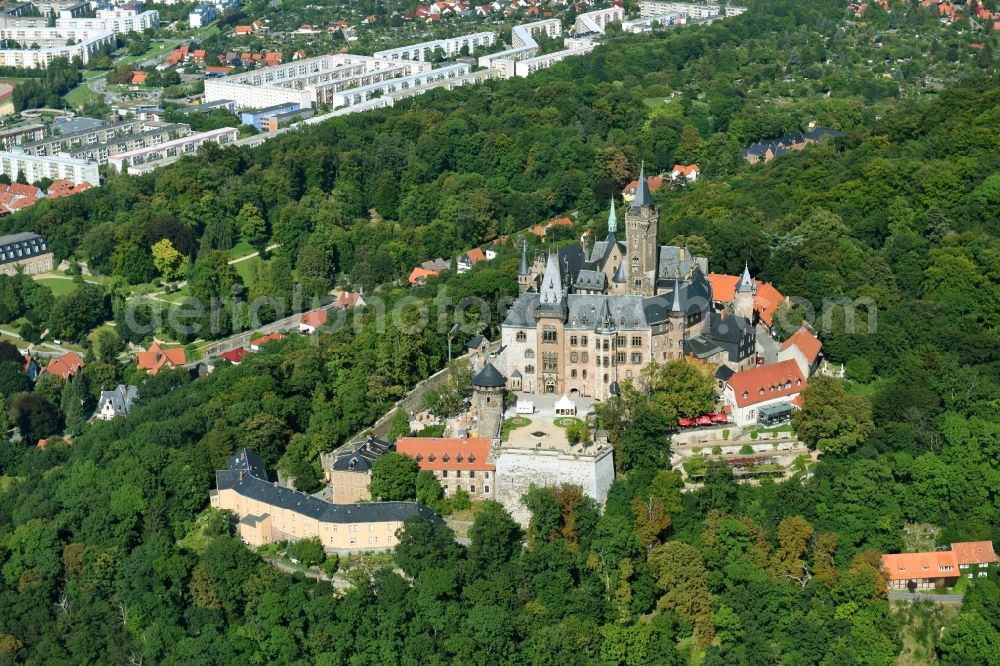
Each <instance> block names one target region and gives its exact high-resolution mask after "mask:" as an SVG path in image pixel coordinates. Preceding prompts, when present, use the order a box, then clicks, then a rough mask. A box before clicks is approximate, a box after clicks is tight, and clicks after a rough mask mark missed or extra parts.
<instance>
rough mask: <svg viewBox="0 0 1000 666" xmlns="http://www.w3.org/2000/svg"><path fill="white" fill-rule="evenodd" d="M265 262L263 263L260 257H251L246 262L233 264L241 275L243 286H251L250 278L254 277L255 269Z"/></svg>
mask: <svg viewBox="0 0 1000 666" xmlns="http://www.w3.org/2000/svg"><path fill="white" fill-rule="evenodd" d="M263 263H264V262H263V261H261V259H260V257H251V258H250V259H247V260H246V261H241V262H239V263H236V264H233V268H235V269H236V272H237V273H239V275H240V278H241V279H242V280H243V284H245V285H249V284H250V277H251V276H252V275H253V271H254V267H255V266H260V265H261V264H263Z"/></svg>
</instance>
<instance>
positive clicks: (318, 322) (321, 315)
mask: <svg viewBox="0 0 1000 666" xmlns="http://www.w3.org/2000/svg"><path fill="white" fill-rule="evenodd" d="M326 321H327V314H326V310H323V309H319V310H312V311H310V312H307V313H305V314H304V315H302V319H300V320H299V333H313V332H315V331H316V329H317V328H319V327H320V326H322V325H323V324H325V323H326Z"/></svg>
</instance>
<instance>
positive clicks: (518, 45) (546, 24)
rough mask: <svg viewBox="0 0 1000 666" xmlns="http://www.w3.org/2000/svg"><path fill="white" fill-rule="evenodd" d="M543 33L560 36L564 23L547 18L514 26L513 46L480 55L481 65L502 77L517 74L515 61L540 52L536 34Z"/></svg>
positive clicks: (507, 77) (512, 32) (531, 56)
mask: <svg viewBox="0 0 1000 666" xmlns="http://www.w3.org/2000/svg"><path fill="white" fill-rule="evenodd" d="M542 33H544V34H545V35H547V36H549V37H552V38H555V37H559V36H560V35H562V23H561V22H560V21H559V19H546V20H544V21H535V22H534V23H525V24H524V25H516V26H514V28H513V29H512V30H511V33H510V35H511V37H510V41H511V48H509V49H507V50H506V51H500V52H499V53H490V54H489V55H484V56H482V57H480V58H479V66H480V67H488V68H489V69H490V71H493V72H496V74H497V75H498V76H499V77H500V78H502V79H509V78H511V77H512V76H515V75H516V68H515V63H517V62H518V61H521V60H524V59H526V58H533V57H534V56H535V55H536V54H537V53H538V42H536V41H535V35H538V34H542Z"/></svg>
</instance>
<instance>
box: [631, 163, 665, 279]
mask: <svg viewBox="0 0 1000 666" xmlns="http://www.w3.org/2000/svg"><path fill="white" fill-rule="evenodd" d="M659 221H660V211H659V209H658V208H657V207H656V205H655V204H654V203H653V196H652V195H651V194H650V193H649V184H648V183H647V182H646V165H645V163H643V165H642V167H641V168H640V169H639V186H638V187H636V188H635V200H633V201H632V205H631V206H629V209H628V210H627V211H626V212H625V244H626V245H627V246H628V255H627V256H626V257H625V259H624V260H623V261H625V262H627V264H628V283H627V288H626V292H627V293H629V294H638V295H641V296H652V295H653V293H654V292H653V290H654V288H655V286H656V274H657V262H658V260H659V246H658V245H657V241H656V233H657V230H658V227H659Z"/></svg>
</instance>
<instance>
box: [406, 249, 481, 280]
mask: <svg viewBox="0 0 1000 666" xmlns="http://www.w3.org/2000/svg"><path fill="white" fill-rule="evenodd" d="M496 256H497V245H496V243H495V242H492V243H490V244H489V245H487V246H486V247H485V248H479V247H474V248H472V249H471V250H468V251H466V252H463V253H462V254H460V255H458V257H456V258H455V272H456V273H458V274H460V275H461V274H462V273H467V272H469V271H470V270H472V267H473V266H475V265H476V264H478V263H480V262H483V261H492V260H494V259H496ZM447 270H451V261H449V260H448V259H442V258H440V257H439V258H437V259H430V260H428V261H425V262H423V263H422V264H420V265H419V266H414V267H413V270H412V271H410V275H409V277H408V278H407V282H408V283H409V285H410V286H411V287H417V286H420V285H423V284H425V283H426V282H427V279H428V278H431V277H437V276H439V275H441V273H443V272H445V271H447Z"/></svg>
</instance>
